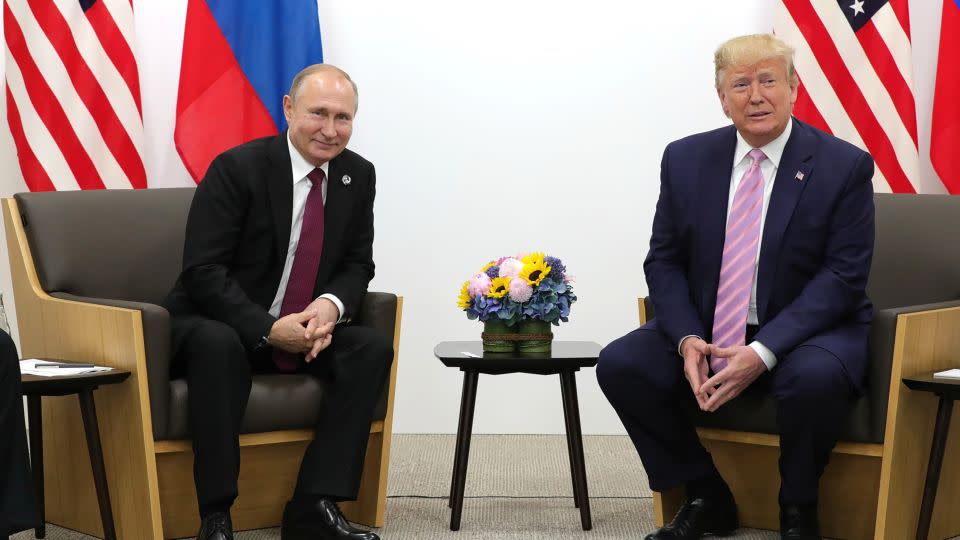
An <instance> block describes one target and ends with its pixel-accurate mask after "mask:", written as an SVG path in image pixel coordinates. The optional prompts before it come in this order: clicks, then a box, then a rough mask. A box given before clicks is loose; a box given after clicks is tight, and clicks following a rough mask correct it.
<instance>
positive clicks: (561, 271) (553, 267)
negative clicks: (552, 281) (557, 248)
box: [543, 256, 567, 280]
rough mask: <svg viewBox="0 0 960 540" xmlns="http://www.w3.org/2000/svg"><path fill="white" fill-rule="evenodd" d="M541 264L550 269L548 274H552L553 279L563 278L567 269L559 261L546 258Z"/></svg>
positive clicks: (553, 258)
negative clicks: (545, 264)
mask: <svg viewBox="0 0 960 540" xmlns="http://www.w3.org/2000/svg"><path fill="white" fill-rule="evenodd" d="M543 262H545V263H547V266H549V267H550V273H551V274H553V275H554V277H557V276H565V275H566V274H567V267H566V266H564V265H563V263H562V262H560V259H558V258H556V257H550V256H547V257H544V258H543ZM560 279H561V280H562V279H563V278H562V277H561V278H560Z"/></svg>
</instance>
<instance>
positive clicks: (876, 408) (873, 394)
mask: <svg viewBox="0 0 960 540" xmlns="http://www.w3.org/2000/svg"><path fill="white" fill-rule="evenodd" d="M951 307H960V300H954V301H951V302H937V303H935V304H919V305H915V306H899V307H893V308H887V309H880V310H876V311H875V312H874V314H873V323H872V324H871V325H870V358H869V362H868V364H867V381H866V386H865V393H866V394H867V398H868V399H869V401H870V403H871V404H872V405H873V406H872V407H871V415H870V416H871V419H870V431H871V433H877V434H879V433H883V432H884V429H885V426H886V422H887V406H888V400H889V396H890V383H891V374H892V370H893V354H894V341H895V339H896V334H897V319H898V317H899V316H900V315H903V314H907V313H918V312H921V311H932V310H937V309H943V308H951ZM894 384H899V381H894Z"/></svg>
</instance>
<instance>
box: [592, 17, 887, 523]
mask: <svg viewBox="0 0 960 540" xmlns="http://www.w3.org/2000/svg"><path fill="white" fill-rule="evenodd" d="M715 68H716V87H717V94H718V96H719V98H720V103H721V105H722V106H723V111H724V113H726V115H727V116H729V117H730V118H731V119H732V120H733V124H734V125H733V126H728V127H725V128H721V129H717V130H714V131H709V132H706V133H700V134H697V135H693V136H690V137H687V138H684V139H681V140H679V141H675V142H673V143H671V144H669V145H668V146H667V148H666V150H665V151H664V154H663V161H662V164H661V172H660V176H661V179H660V198H659V200H658V201H657V209H656V215H655V216H654V220H653V233H652V235H651V238H650V251H649V254H648V255H647V259H646V261H645V262H644V271H645V274H646V277H647V284H648V287H649V290H650V297H651V299H652V301H653V305H654V308H655V312H656V319H655V320H653V321H651V322H649V323H648V324H646V325H644V326H642V327H641V328H639V329H637V330H634V331H633V332H631V333H629V334H627V335H626V336H624V337H622V338H620V339H618V340H616V341H614V342H612V343H611V344H610V345H608V346H607V347H606V348H605V349H604V350H603V352H602V353H601V355H600V361H599V364H598V366H597V379H598V380H599V382H600V385H601V388H602V389H603V391H604V393H605V394H606V396H607V399H608V400H609V401H610V403H611V404H612V405H613V407H614V408H615V409H616V411H617V413H618V414H619V415H620V418H621V420H622V421H623V424H624V426H625V427H626V429H627V432H628V433H629V434H630V437H631V438H632V440H633V443H634V445H635V446H636V448H637V452H638V453H639V454H640V458H641V460H642V461H643V464H644V468H645V469H646V471H647V474H648V476H649V478H650V487H651V489H654V490H656V491H664V490H668V489H671V488H673V487H676V486H681V485H685V486H686V488H687V500H686V502H685V504H684V505H683V506H682V508H681V510H680V511H679V512H678V514H677V515H676V517H674V519H673V521H672V522H671V523H669V524H668V525H667V526H665V527H663V528H661V529H659V530H658V531H656V532H654V533H652V534H650V535H648V536H647V539H648V540H660V539H688V538H700V537H701V536H704V535H708V534H716V535H723V534H729V533H731V532H732V531H733V530H735V529H736V528H737V526H738V521H737V508H736V504H735V502H734V500H733V496H732V494H731V492H730V490H729V488H728V486H727V484H726V483H725V482H724V480H723V478H722V477H721V476H720V474H719V473H718V471H717V469H716V467H715V466H714V464H713V461H712V459H711V457H710V454H709V453H708V452H707V451H706V450H705V449H704V447H703V446H702V445H701V444H700V442H699V439H698V438H697V433H696V431H695V429H694V425H693V422H692V419H691V418H690V416H689V415H688V414H685V412H684V411H683V409H684V402H685V401H687V400H689V401H691V402H692V401H694V400H695V401H696V403H697V405H699V407H700V409H702V410H703V411H710V412H712V411H716V410H717V409H718V408H719V407H722V406H723V405H724V404H725V403H727V402H728V401H729V400H731V399H734V398H736V397H737V395H739V394H740V392H742V391H743V390H744V389H745V388H746V387H747V386H749V385H751V384H753V383H754V382H755V381H756V382H758V384H763V385H764V387H765V388H769V391H770V392H771V395H772V396H773V397H774V398H775V399H776V401H777V421H778V424H779V428H780V448H781V456H780V478H781V487H780V509H781V510H780V521H781V537H782V538H804V539H806V538H820V533H819V525H818V521H817V514H816V503H817V488H818V483H819V478H820V475H821V473H822V472H823V469H824V467H825V466H826V463H827V460H828V458H829V456H830V451H831V449H832V448H833V447H834V445H835V444H836V442H837V438H838V436H839V431H840V428H841V425H842V422H843V421H844V418H845V416H846V413H847V412H848V411H849V409H850V406H851V404H852V402H853V400H854V398H855V396H856V395H857V394H858V393H859V391H860V389H861V387H862V384H863V379H864V369H865V364H866V361H867V339H868V329H869V324H870V320H871V316H872V305H871V303H870V300H869V299H868V298H867V296H866V293H865V287H866V283H867V275H868V273H869V270H870V261H871V258H872V256H873V237H874V209H873V188H872V183H871V182H872V177H873V161H872V159H871V158H870V156H869V155H868V154H866V153H865V152H863V151H861V150H859V149H857V148H855V147H854V146H852V145H850V144H847V143H845V142H843V141H841V140H839V139H837V138H835V137H832V136H830V135H828V134H826V133H823V132H821V131H818V130H817V129H815V128H813V127H811V126H809V125H807V124H804V123H803V122H800V121H798V120H795V119H793V118H792V117H791V113H792V110H793V104H794V102H795V101H796V98H797V86H798V79H797V75H796V73H795V71H794V69H793V50H792V49H791V48H790V47H789V46H787V45H786V44H785V43H783V42H782V41H780V40H778V39H777V38H775V37H773V36H771V35H752V36H743V37H738V38H734V39H732V40H730V41H728V42H726V43H724V44H723V45H721V46H720V48H719V49H718V50H717V52H716V56H715ZM691 394H692V397H691ZM742 466H743V467H749V466H750V464H748V463H744V464H743V465H742Z"/></svg>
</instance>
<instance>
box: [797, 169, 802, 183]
mask: <svg viewBox="0 0 960 540" xmlns="http://www.w3.org/2000/svg"><path fill="white" fill-rule="evenodd" d="M796 179H797V182H803V171H797V176H796Z"/></svg>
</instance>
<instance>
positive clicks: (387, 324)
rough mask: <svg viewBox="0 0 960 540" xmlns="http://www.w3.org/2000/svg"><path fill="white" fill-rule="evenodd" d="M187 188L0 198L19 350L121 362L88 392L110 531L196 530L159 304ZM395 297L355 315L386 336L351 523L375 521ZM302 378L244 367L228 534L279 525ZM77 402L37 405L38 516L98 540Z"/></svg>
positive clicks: (298, 440) (178, 243)
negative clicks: (107, 381)
mask: <svg viewBox="0 0 960 540" xmlns="http://www.w3.org/2000/svg"><path fill="white" fill-rule="evenodd" d="M193 191H194V190H193V189H192V188H177V189H150V190H142V191H119V190H118V191H77V192H52V193H24V194H18V195H16V196H15V197H14V198H9V199H4V200H3V219H4V224H5V228H6V235H7V236H6V237H7V247H8V253H9V257H10V266H11V273H12V277H13V285H14V295H15V300H16V308H17V320H18V322H19V329H20V344H21V351H22V354H23V355H24V356H25V357H48V358H69V359H78V360H84V361H90V362H96V363H97V364H101V365H107V366H112V367H117V368H122V369H126V370H129V371H130V372H131V376H130V378H129V379H128V380H127V381H126V383H124V384H120V385H113V386H111V387H109V388H107V387H105V388H102V389H101V390H100V391H99V392H97V396H96V397H97V401H98V402H99V403H98V407H97V413H98V416H99V423H100V426H101V431H102V435H101V436H102V438H103V450H104V457H105V462H106V468H107V479H108V482H109V485H110V495H111V503H112V506H113V508H114V516H115V521H116V528H117V534H118V536H119V537H120V538H151V539H156V540H160V539H162V538H175V537H183V536H190V535H193V534H195V533H196V530H197V528H198V527H199V519H198V516H197V510H196V504H197V503H196V494H195V491H194V486H193V474H192V461H193V454H192V450H191V444H190V441H189V438H188V434H189V431H188V430H189V428H188V422H187V416H186V400H187V388H186V382H185V381H183V380H182V379H171V378H170V321H169V314H168V313H167V311H166V310H165V309H164V308H162V307H160V303H161V301H162V300H163V298H164V297H165V295H166V294H167V292H168V291H169V289H170V288H171V286H172V285H173V283H174V281H175V280H176V278H177V275H178V274H179V271H180V265H181V262H182V249H183V235H184V228H185V224H186V216H187V211H188V210H189V207H190V202H191V200H192V197H193ZM402 305H403V301H402V298H400V297H398V296H395V295H393V294H387V293H378V292H371V293H368V294H367V296H366V299H365V300H364V304H363V307H362V310H361V313H360V314H359V316H358V317H357V319H356V323H357V324H363V325H367V326H371V327H374V328H376V329H378V330H379V331H381V332H383V334H384V335H385V336H388V337H390V338H392V342H393V345H394V354H395V356H394V362H393V367H392V370H391V373H390V377H389V379H388V382H387V384H386V385H385V387H384V389H383V395H382V397H381V400H380V403H379V405H378V407H377V409H376V411H375V418H376V419H377V420H375V421H374V422H373V423H372V424H371V426H370V439H369V441H368V446H367V453H366V458H365V462H364V470H363V477H362V480H361V488H360V496H359V498H358V500H357V501H356V502H354V503H345V504H343V506H342V507H343V510H344V513H345V514H346V515H347V517H348V518H349V519H351V520H353V521H357V522H360V523H364V524H368V525H372V526H378V527H379V526H382V525H383V520H384V509H385V505H386V486H387V466H388V463H389V458H390V439H391V434H392V420H393V396H394V387H395V382H396V370H397V356H396V355H397V351H398V347H399V331H400V317H401V310H402ZM323 397H324V389H323V385H322V384H320V383H319V382H318V381H316V380H315V379H313V378H312V377H309V376H306V375H255V376H254V377H253V387H252V390H251V393H250V400H249V403H248V406H247V411H246V415H245V416H244V420H243V427H242V429H241V433H242V435H241V437H240V446H241V470H240V496H239V498H238V499H237V500H236V502H235V503H234V507H233V518H234V526H235V528H236V529H238V530H242V529H252V528H261V527H270V526H274V525H277V524H279V523H280V519H281V513H282V511H283V504H284V502H285V501H286V499H288V498H289V496H290V493H292V491H293V486H294V484H295V483H296V477H297V470H298V468H299V464H300V459H301V457H302V455H303V451H304V449H305V448H306V445H307V444H308V442H309V441H310V440H312V439H313V429H312V426H313V425H314V423H315V419H316V411H317V409H318V406H319V404H320V403H321V401H322V400H323ZM78 420H79V416H78V412H77V406H76V404H75V403H74V402H72V401H70V400H68V399H66V398H53V399H46V400H44V403H43V428H44V434H43V436H44V450H45V453H46V454H47V456H48V458H47V459H46V460H45V465H46V467H47V474H46V484H45V491H46V506H47V508H46V516H47V520H48V521H49V522H52V523H56V524H59V525H62V526H64V527H67V528H70V529H74V530H77V531H81V532H84V533H87V534H91V535H94V536H98V535H99V536H102V527H101V525H100V522H99V519H98V518H97V516H98V513H97V510H96V497H95V496H94V494H93V481H92V476H91V473H90V467H89V463H87V462H85V461H84V460H85V459H86V458H85V456H86V451H85V450H84V445H85V442H84V438H83V431H82V426H81V425H80V423H79V421H78Z"/></svg>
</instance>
